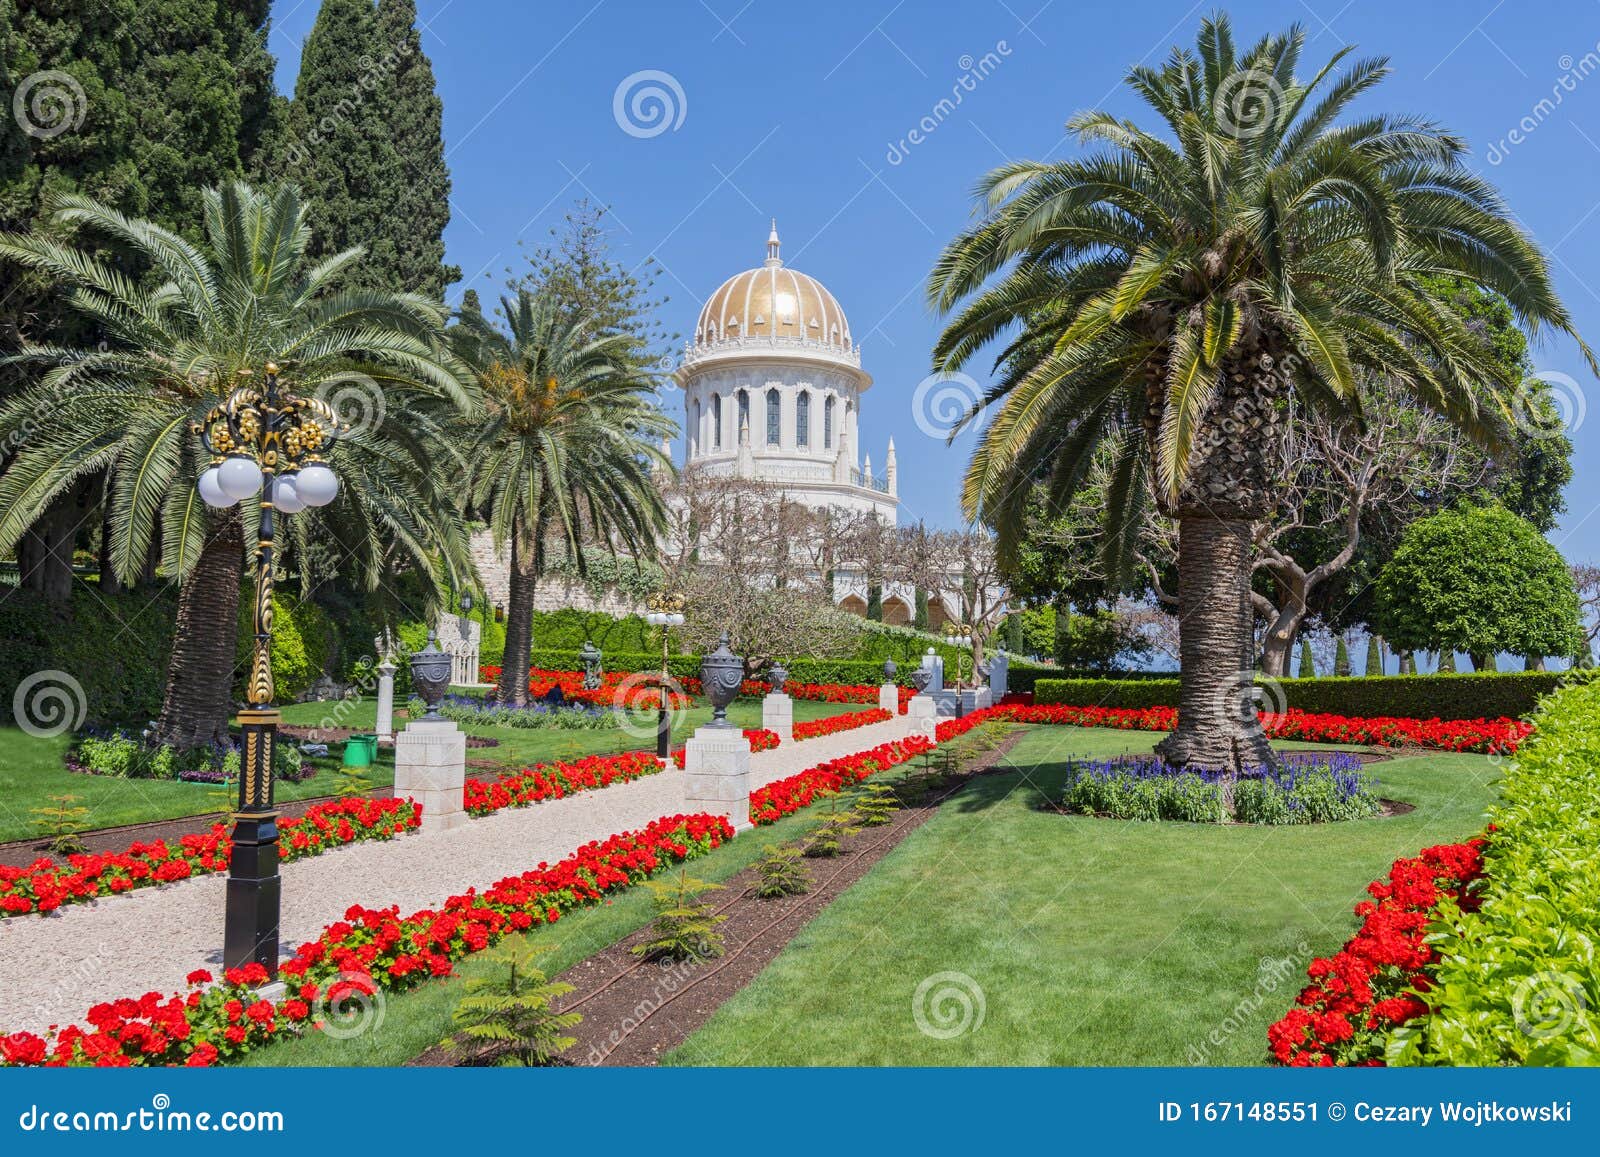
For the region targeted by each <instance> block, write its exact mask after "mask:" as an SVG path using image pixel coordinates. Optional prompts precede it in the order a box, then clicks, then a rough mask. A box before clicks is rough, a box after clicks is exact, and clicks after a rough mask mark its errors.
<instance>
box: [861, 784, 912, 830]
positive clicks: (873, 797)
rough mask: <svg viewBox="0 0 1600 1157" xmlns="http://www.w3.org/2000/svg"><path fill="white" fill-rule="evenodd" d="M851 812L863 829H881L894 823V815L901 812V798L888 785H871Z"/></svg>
mask: <svg viewBox="0 0 1600 1157" xmlns="http://www.w3.org/2000/svg"><path fill="white" fill-rule="evenodd" d="M850 810H851V811H852V812H853V813H854V814H855V818H856V819H857V820H858V821H860V823H861V825H862V826H863V827H869V828H879V827H882V826H883V825H884V824H888V823H893V822H894V813H895V812H897V811H899V810H900V798H899V797H898V796H897V795H895V792H894V788H892V787H890V786H889V785H888V784H886V783H871V784H868V785H867V788H866V791H865V792H863V793H862V795H861V797H860V798H859V799H857V800H856V802H855V806H854V807H853V808H851V809H850Z"/></svg>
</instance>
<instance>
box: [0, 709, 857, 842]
mask: <svg viewBox="0 0 1600 1157" xmlns="http://www.w3.org/2000/svg"><path fill="white" fill-rule="evenodd" d="M850 710H866V707H865V706H861V707H854V706H852V705H848V704H838V703H820V702H815V701H812V700H797V701H796V702H795V705H794V717H795V719H797V720H801V719H816V718H818V717H820V716H824V715H836V714H838V713H840V712H843V711H850ZM283 717H284V721H285V722H286V723H291V724H297V725H300V726H313V725H315V724H317V723H318V722H320V721H322V720H327V721H328V722H329V723H330V724H331V725H332V726H336V727H350V728H355V729H357V730H362V729H366V730H370V729H371V728H372V727H373V726H374V725H375V723H376V720H377V705H376V703H374V702H373V701H372V700H370V699H369V700H364V701H361V702H357V703H353V704H338V703H296V704H293V705H291V706H288V707H285V708H283ZM710 718H711V708H710V707H708V706H700V707H696V708H694V709H692V710H690V711H688V712H686V713H684V715H683V716H682V717H681V718H680V719H679V720H678V723H677V726H676V728H675V729H674V732H673V740H674V742H675V743H681V742H683V740H684V739H686V738H687V737H688V735H689V733H690V732H692V731H693V730H694V729H695V728H696V727H698V726H700V725H701V724H702V723H705V722H706V721H708V720H709V719H710ZM728 718H729V719H730V720H732V721H733V722H734V723H735V724H736V725H737V726H740V727H759V726H760V725H761V701H760V700H758V699H741V700H737V701H736V702H735V703H734V705H733V706H732V707H730V708H729V709H728ZM466 730H467V732H468V734H471V735H486V736H491V737H493V738H495V739H498V740H500V746H498V747H483V748H469V749H468V751H467V758H468V759H487V760H493V761H494V762H496V763H501V764H504V765H506V766H507V767H508V768H516V767H523V766H526V765H528V764H531V763H539V762H542V761H548V760H552V759H566V758H575V757H578V756H583V755H590V754H593V753H596V752H602V753H608V752H615V751H629V750H640V749H646V748H653V747H654V745H655V744H654V736H653V733H652V734H650V735H648V736H644V737H639V736H633V735H629V734H627V733H626V732H624V731H622V730H621V729H620V728H606V729H605V730H601V731H558V730H554V729H551V730H536V731H530V730H526V729H522V728H516V727H468V728H467V729H466ZM68 742H69V741H68V738H67V737H66V736H61V737H59V738H56V739H35V738H33V737H32V736H30V735H27V734H26V733H24V732H23V731H21V730H19V729H17V728H15V727H6V728H0V842H5V841H8V840H19V839H24V838H26V837H28V836H31V835H33V834H35V831H36V829H35V827H34V821H35V819H36V818H37V817H35V816H34V815H33V814H32V813H31V811H30V809H32V808H36V807H41V806H45V805H46V804H48V802H49V799H50V797H52V796H58V795H75V796H77V797H79V798H78V801H77V805H78V806H81V807H87V808H88V809H89V815H88V817H87V819H86V821H85V823H86V826H87V827H88V828H105V827H116V826H117V825H120V824H133V823H144V822H147V821H150V820H166V819H177V818H179V817H182V816H197V817H198V816H206V815H213V814H215V813H217V812H218V811H219V810H221V809H222V808H223V807H225V806H226V807H231V806H232V805H231V803H227V802H226V801H225V799H224V793H223V792H222V790H221V789H220V788H218V787H216V786H214V785H206V784H188V783H176V782H173V781H168V780H151V779H112V778H109V777H104V776H93V775H77V774H74V773H73V772H70V771H68V770H67V769H66V768H65V767H64V766H63V765H62V762H61V757H62V753H63V752H64V751H65V750H66V749H67V746H68ZM333 752H334V755H333V757H332V758H330V759H327V760H316V761H313V762H315V763H316V764H317V765H318V767H319V771H318V773H317V774H316V775H315V776H313V777H312V778H310V779H308V780H305V781H303V782H301V783H279V784H278V785H277V799H278V800H279V801H280V802H287V801H290V800H297V799H308V798H310V797H313V796H323V795H332V794H334V793H335V792H336V791H337V790H338V784H337V782H336V778H337V777H336V775H335V773H334V770H333V769H335V768H337V767H338V765H339V759H338V755H339V747H338V746H337V745H335V746H334V747H333ZM473 774H476V775H491V774H493V773H492V772H490V771H487V770H475V771H473ZM367 779H368V780H369V781H370V782H371V784H372V786H373V787H386V786H388V785H389V784H392V783H393V782H394V756H393V754H392V752H390V751H382V752H380V754H379V758H378V762H377V764H376V765H374V766H373V767H372V768H371V769H370V770H369V771H368V772H367ZM197 823H198V821H197Z"/></svg>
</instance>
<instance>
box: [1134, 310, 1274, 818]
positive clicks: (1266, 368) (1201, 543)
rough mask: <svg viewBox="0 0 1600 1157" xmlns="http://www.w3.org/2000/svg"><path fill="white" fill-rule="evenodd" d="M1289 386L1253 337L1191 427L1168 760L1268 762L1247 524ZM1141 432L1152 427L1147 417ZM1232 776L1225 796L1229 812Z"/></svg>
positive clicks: (1178, 509)
mask: <svg viewBox="0 0 1600 1157" xmlns="http://www.w3.org/2000/svg"><path fill="white" fill-rule="evenodd" d="M1287 390H1288V380H1287V375H1286V373H1285V367H1284V364H1283V359H1282V358H1281V357H1278V356H1275V354H1274V352H1273V350H1272V349H1271V348H1269V346H1268V344H1267V341H1265V340H1262V338H1260V337H1258V338H1257V341H1256V342H1255V343H1253V344H1251V345H1249V346H1247V347H1246V348H1245V349H1243V350H1242V351H1241V352H1240V353H1239V354H1238V355H1236V356H1235V357H1233V358H1230V359H1229V360H1228V362H1227V363H1225V365H1224V367H1223V372H1222V380H1221V382H1220V383H1219V388H1218V389H1217V391H1216V394H1215V396H1214V397H1213V398H1212V401H1211V404H1210V405H1209V406H1208V408H1207V410H1206V413H1205V415H1204V419H1203V421H1202V422H1201V423H1200V427H1199V429H1198V430H1197V431H1196V434H1195V439H1194V446H1193V450H1192V452H1191V456H1190V467H1189V473H1188V476H1187V478H1186V479H1185V481H1184V484H1183V486H1182V488H1181V490H1180V491H1179V494H1178V499H1177V502H1176V503H1175V504H1174V506H1173V509H1172V513H1173V514H1174V515H1175V516H1176V517H1177V519H1178V653H1179V661H1180V666H1181V671H1180V673H1179V686H1178V724H1177V727H1176V728H1174V729H1173V732H1172V734H1170V735H1169V736H1167V738H1166V739H1165V740H1163V741H1162V742H1161V743H1160V744H1159V745H1158V746H1157V748H1156V750H1157V751H1158V752H1159V753H1160V754H1161V756H1162V757H1163V758H1164V759H1166V760H1168V761H1169V762H1171V763H1175V764H1179V765H1182V766H1187V767H1194V768H1206V769H1209V770H1216V771H1227V772H1234V773H1237V772H1239V771H1242V770H1245V769H1246V768H1256V767H1263V766H1267V765H1270V764H1272V763H1273V762H1274V757H1273V754H1272V749H1271V747H1270V745H1269V744H1268V743H1267V738H1266V735H1265V734H1264V733H1263V732H1262V730H1261V722H1260V720H1259V719H1258V718H1257V716H1256V703H1255V695H1254V691H1253V685H1254V673H1253V669H1254V666H1255V663H1254V654H1253V650H1254V639H1253V635H1254V631H1253V627H1254V622H1255V612H1254V608H1253V606H1252V604H1251V600H1250V566H1251V557H1250V556H1251V549H1252V533H1251V532H1252V529H1253V524H1254V523H1255V521H1256V520H1258V519H1260V518H1262V517H1264V516H1265V515H1266V514H1267V512H1268V511H1269V510H1270V509H1271V495H1272V485H1271V480H1272V477H1273V475H1274V463H1273V462H1272V461H1271V460H1270V448H1271V447H1272V446H1274V445H1276V444H1277V440H1276V437H1275V434H1274V428H1275V427H1276V425H1277V424H1278V423H1279V422H1280V421H1281V420H1282V415H1281V405H1282V400H1283V398H1284V397H1285V395H1286V393H1287ZM1146 429H1147V432H1148V433H1149V434H1151V435H1154V432H1155V431H1154V425H1153V423H1152V422H1150V421H1148V420H1147V424H1146ZM1231 786H1232V784H1231V779H1230V780H1229V781H1227V782H1225V783H1224V802H1225V804H1226V805H1227V806H1228V807H1229V810H1231V806H1232V798H1231V797H1232V792H1231Z"/></svg>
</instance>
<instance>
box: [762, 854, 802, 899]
mask: <svg viewBox="0 0 1600 1157" xmlns="http://www.w3.org/2000/svg"><path fill="white" fill-rule="evenodd" d="M765 851H766V854H765V855H764V856H762V857H761V860H760V862H758V863H757V864H756V871H758V872H759V873H760V874H761V878H760V879H759V880H757V881H756V895H757V896H759V897H760V898H761V899H763V900H776V899H778V898H780V897H782V896H798V895H800V894H801V893H802V892H809V891H810V890H811V873H810V872H808V871H806V866H805V865H804V864H802V863H801V862H800V849H799V848H797V847H794V846H793V845H789V844H785V845H783V846H782V847H774V846H773V845H772V844H768V845H767V846H766V849H765Z"/></svg>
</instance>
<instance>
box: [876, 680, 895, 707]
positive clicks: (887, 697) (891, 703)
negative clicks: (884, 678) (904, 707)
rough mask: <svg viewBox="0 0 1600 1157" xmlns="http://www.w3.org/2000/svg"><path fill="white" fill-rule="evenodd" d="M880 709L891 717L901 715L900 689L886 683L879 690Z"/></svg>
mask: <svg viewBox="0 0 1600 1157" xmlns="http://www.w3.org/2000/svg"><path fill="white" fill-rule="evenodd" d="M878 707H879V708H880V709H881V710H884V711H887V712H888V713H889V714H890V715H898V714H900V688H898V687H896V686H895V685H894V684H893V683H885V684H884V685H883V686H882V687H879V688H878Z"/></svg>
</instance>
